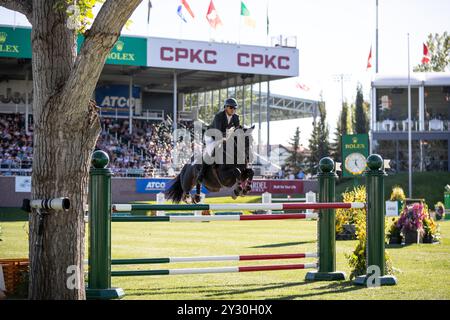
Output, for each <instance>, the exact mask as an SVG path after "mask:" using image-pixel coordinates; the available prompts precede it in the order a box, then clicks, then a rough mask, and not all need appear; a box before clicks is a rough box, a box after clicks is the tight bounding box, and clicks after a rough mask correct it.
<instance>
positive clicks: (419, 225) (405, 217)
mask: <svg viewBox="0 0 450 320" xmlns="http://www.w3.org/2000/svg"><path fill="white" fill-rule="evenodd" d="M425 217H426V214H425V210H424V206H423V204H421V203H418V202H416V203H413V204H412V205H408V206H406V207H405V209H404V210H403V212H402V214H401V215H400V218H399V219H398V221H397V226H398V227H399V228H400V230H401V233H402V234H403V236H404V238H405V243H418V242H422V237H423V235H424V233H425V232H424V229H423V219H424V218H425Z"/></svg>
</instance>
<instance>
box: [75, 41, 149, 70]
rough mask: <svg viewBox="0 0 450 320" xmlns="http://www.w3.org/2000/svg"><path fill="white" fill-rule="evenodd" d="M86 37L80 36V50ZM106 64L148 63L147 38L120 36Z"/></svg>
mask: <svg viewBox="0 0 450 320" xmlns="http://www.w3.org/2000/svg"><path fill="white" fill-rule="evenodd" d="M83 41H84V37H83V36H82V35H79V36H78V41H77V42H78V51H79V50H80V48H81V45H82V44H83ZM106 64H121V65H129V66H146V65H147V39H146V38H138V37H126V36H123V37H119V39H118V40H117V42H116V43H115V44H114V47H113V48H112V49H111V51H110V53H109V54H108V57H107V58H106Z"/></svg>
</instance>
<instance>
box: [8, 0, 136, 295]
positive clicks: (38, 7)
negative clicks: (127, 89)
mask: <svg viewBox="0 0 450 320" xmlns="http://www.w3.org/2000/svg"><path fill="white" fill-rule="evenodd" d="M140 2H141V0H129V1H119V0H108V1H106V2H105V3H104V4H103V6H102V8H101V9H100V12H99V13H98V15H97V18H96V20H95V21H94V23H93V25H92V28H91V29H90V30H89V32H88V35H87V36H86V39H85V42H84V45H83V48H82V49H81V51H80V54H79V55H78V56H77V53H76V45H77V42H76V32H75V31H74V30H70V29H68V27H67V13H66V10H65V9H64V8H63V9H61V8H59V9H58V8H56V6H55V5H56V4H59V5H61V4H66V5H67V2H66V1H60V0H39V1H33V3H32V6H31V0H30V1H29V2H28V1H27V0H22V1H17V2H16V1H8V0H0V5H2V6H5V7H7V8H12V9H13V10H18V11H19V12H20V10H21V9H22V8H25V9H29V10H32V14H31V15H30V17H29V20H30V22H31V23H32V25H33V28H32V34H31V37H32V39H31V41H32V50H33V57H32V69H33V111H34V114H33V116H34V155H33V171H32V199H44V198H55V197H68V198H69V199H70V202H71V208H70V209H69V210H68V211H67V212H63V211H56V210H51V211H49V212H47V213H48V214H45V215H43V224H42V225H41V227H42V228H41V229H40V228H39V226H40V224H39V221H40V215H38V212H37V211H36V210H33V212H32V213H31V214H30V219H29V222H30V224H29V225H30V233H29V257H30V286H29V298H30V299H85V287H84V271H83V262H84V258H85V255H84V251H85V250H84V249H85V241H84V239H85V223H84V206H85V204H86V203H87V186H88V173H89V167H90V159H91V154H92V152H93V150H94V147H95V143H96V140H97V137H98V134H99V132H100V121H99V116H98V113H97V110H96V109H97V108H96V107H95V104H94V103H92V102H90V98H91V96H92V93H93V91H94V89H95V85H96V83H97V81H98V78H99V76H100V73H101V70H102V68H103V65H104V63H105V60H106V56H107V54H108V53H109V51H110V50H111V48H112V47H113V45H114V44H115V42H116V41H117V39H118V37H119V35H120V31H121V29H122V27H123V25H124V24H125V22H126V21H127V20H128V19H129V17H130V16H131V14H132V12H133V11H134V10H135V9H136V7H137V6H138V5H139V3H140ZM14 5H16V6H17V7H14ZM25 9H23V10H25ZM27 17H28V15H27ZM41 213H43V212H41ZM39 231H41V233H40V232H39ZM69 267H71V268H75V269H76V270H78V273H77V274H78V280H77V281H74V280H73V279H74V278H76V277H74V272H73V270H71V269H68V268H69Z"/></svg>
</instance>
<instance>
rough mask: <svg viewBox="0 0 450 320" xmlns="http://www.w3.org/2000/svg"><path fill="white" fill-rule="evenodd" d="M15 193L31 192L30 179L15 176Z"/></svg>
mask: <svg viewBox="0 0 450 320" xmlns="http://www.w3.org/2000/svg"><path fill="white" fill-rule="evenodd" d="M16 192H31V177H23V176H16Z"/></svg>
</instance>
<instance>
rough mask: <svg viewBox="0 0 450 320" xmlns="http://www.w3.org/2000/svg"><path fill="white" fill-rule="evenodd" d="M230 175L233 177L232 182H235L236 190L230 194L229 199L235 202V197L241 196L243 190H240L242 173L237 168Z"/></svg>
mask: <svg viewBox="0 0 450 320" xmlns="http://www.w3.org/2000/svg"><path fill="white" fill-rule="evenodd" d="M232 174H233V176H234V181H237V185H236V188H234V190H233V191H232V192H231V197H232V198H233V200H236V198H237V197H239V196H240V195H242V191H243V190H244V189H243V188H242V171H241V170H239V169H238V168H234V170H233V171H232Z"/></svg>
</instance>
